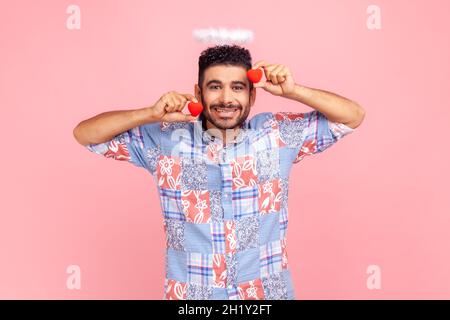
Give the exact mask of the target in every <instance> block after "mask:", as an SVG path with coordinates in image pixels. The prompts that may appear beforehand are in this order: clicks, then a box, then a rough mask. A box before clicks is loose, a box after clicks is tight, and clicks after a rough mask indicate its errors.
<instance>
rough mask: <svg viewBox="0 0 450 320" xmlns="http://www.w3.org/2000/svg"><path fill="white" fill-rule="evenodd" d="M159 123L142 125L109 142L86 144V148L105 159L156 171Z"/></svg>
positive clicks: (152, 172)
mask: <svg viewBox="0 0 450 320" xmlns="http://www.w3.org/2000/svg"><path fill="white" fill-rule="evenodd" d="M160 139H161V138H160V123H159V122H158V123H151V124H144V125H141V126H138V127H135V128H132V129H130V130H127V131H124V132H122V133H120V134H118V135H116V136H115V137H113V138H112V139H111V140H109V141H105V142H102V143H98V144H88V145H86V148H87V149H88V150H89V151H91V152H94V153H96V154H99V155H103V156H105V157H106V158H112V159H114V160H119V161H126V162H129V163H131V164H133V165H135V166H137V167H141V168H145V169H147V170H148V171H149V172H150V173H151V174H154V173H155V171H156V163H157V161H158V158H159V155H160Z"/></svg>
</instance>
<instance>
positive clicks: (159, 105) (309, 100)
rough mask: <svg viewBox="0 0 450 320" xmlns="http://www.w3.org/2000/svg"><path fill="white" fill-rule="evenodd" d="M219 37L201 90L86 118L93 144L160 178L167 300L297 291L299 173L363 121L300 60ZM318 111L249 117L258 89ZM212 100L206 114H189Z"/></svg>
mask: <svg viewBox="0 0 450 320" xmlns="http://www.w3.org/2000/svg"><path fill="white" fill-rule="evenodd" d="M258 67H260V68H263V70H264V74H265V78H266V79H267V80H262V81H261V82H259V83H257V84H255V85H253V84H252V83H251V82H249V80H248V79H247V71H248V70H249V69H251V68H252V63H251V56H250V53H249V51H248V50H247V49H244V48H242V47H239V46H236V45H233V46H230V45H220V46H215V47H210V48H208V49H206V50H204V51H203V52H202V54H201V56H200V58H199V73H198V84H196V85H195V97H194V96H192V95H190V94H181V93H177V92H175V91H171V92H168V93H166V94H164V95H163V96H162V97H161V98H160V99H159V100H158V101H157V102H156V103H155V104H154V105H153V106H151V107H146V108H142V109H135V110H129V111H111V112H106V113H102V114H99V115H97V116H95V117H93V118H91V119H88V120H85V121H82V122H81V123H80V124H78V126H77V127H76V128H75V129H74V136H75V138H76V140H77V141H78V142H79V143H81V144H82V145H85V146H86V147H87V149H88V150H90V151H92V152H95V153H97V154H102V155H104V156H106V157H111V158H113V159H117V160H124V161H128V162H131V163H132V164H134V165H136V166H138V167H143V168H145V169H146V170H147V171H149V172H150V173H151V174H152V175H153V176H154V177H155V181H156V183H157V185H158V191H159V197H160V200H161V201H160V205H161V209H162V214H163V218H164V230H165V234H166V244H167V249H166V279H165V288H164V298H165V299H295V294H294V289H293V284H292V279H291V275H290V269H289V268H288V260H287V247H286V231H287V223H288V207H287V204H288V199H287V196H288V178H289V173H290V169H291V166H292V164H293V163H296V162H299V161H300V160H302V159H303V158H304V157H305V156H307V155H312V154H315V153H318V152H322V151H324V150H325V149H326V148H328V147H330V146H331V145H332V144H334V143H335V142H336V141H338V140H339V139H341V138H342V137H344V136H345V135H347V134H348V133H351V132H353V131H354V129H355V128H356V127H357V126H359V125H360V124H361V122H362V121H363V119H364V110H363V109H362V108H361V107H360V106H359V105H358V104H357V103H355V102H353V101H350V100H348V99H346V98H343V97H341V96H338V95H335V94H333V93H330V92H326V91H322V90H318V89H312V88H307V87H304V86H301V85H298V84H296V83H295V81H294V79H293V75H292V73H291V72H290V70H289V68H288V67H286V66H284V65H281V64H269V63H267V62H265V61H259V62H257V63H256V64H255V65H254V66H253V68H258ZM257 87H260V88H262V89H264V90H265V91H267V92H270V93H271V94H274V95H276V96H280V97H283V98H287V99H292V100H295V101H298V102H300V103H303V104H306V105H308V106H310V107H312V108H313V109H314V110H313V111H310V112H307V113H291V112H282V111H279V112H275V113H270V112H266V113H259V114H256V115H255V116H254V117H252V118H251V119H250V120H248V119H247V117H248V115H249V112H250V108H251V107H252V106H253V105H254V103H255V99H256V88H257ZM188 101H194V102H195V101H201V102H202V105H203V107H204V109H203V112H202V114H201V116H200V117H199V119H196V118H194V117H192V116H190V115H187V114H185V113H183V112H182V110H183V108H184V107H185V105H186V103H187V102H188Z"/></svg>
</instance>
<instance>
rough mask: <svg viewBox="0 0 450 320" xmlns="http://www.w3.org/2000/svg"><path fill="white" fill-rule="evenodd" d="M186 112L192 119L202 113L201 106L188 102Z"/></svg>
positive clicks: (198, 103)
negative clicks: (187, 111)
mask: <svg viewBox="0 0 450 320" xmlns="http://www.w3.org/2000/svg"><path fill="white" fill-rule="evenodd" d="M188 110H189V112H190V113H191V115H193V116H194V117H196V116H198V115H199V114H200V113H201V112H202V111H203V106H202V104H201V103H200V102H197V103H196V102H192V101H191V102H189V104H188Z"/></svg>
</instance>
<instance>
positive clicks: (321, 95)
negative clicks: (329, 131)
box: [286, 84, 365, 129]
mask: <svg viewBox="0 0 450 320" xmlns="http://www.w3.org/2000/svg"><path fill="white" fill-rule="evenodd" d="M286 98H288V99H292V100H295V101H298V102H301V103H303V104H306V105H307V106H309V107H311V108H313V109H316V110H317V111H319V112H321V113H323V114H324V115H325V117H327V119H328V120H330V121H332V122H339V123H343V124H345V125H346V126H348V127H350V128H352V129H355V128H356V127H358V126H359V125H360V124H361V123H362V121H363V120H364V116H365V111H364V109H363V108H362V107H361V106H360V105H359V104H358V103H356V102H354V101H351V100H349V99H347V98H344V97H342V96H339V95H337V94H335V93H331V92H328V91H324V90H320V89H313V88H308V87H305V86H301V85H298V84H296V85H295V89H294V92H293V93H292V94H291V95H289V96H287V97H286Z"/></svg>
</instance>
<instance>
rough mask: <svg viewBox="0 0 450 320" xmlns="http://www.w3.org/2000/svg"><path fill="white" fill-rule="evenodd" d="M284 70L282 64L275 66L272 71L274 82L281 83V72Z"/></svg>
mask: <svg viewBox="0 0 450 320" xmlns="http://www.w3.org/2000/svg"><path fill="white" fill-rule="evenodd" d="M282 70H283V66H282V65H278V66H277V67H275V68H274V69H273V71H272V78H273V80H272V83H273V84H280V83H281V82H283V81H281V78H282V76H280V74H281V73H282Z"/></svg>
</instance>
